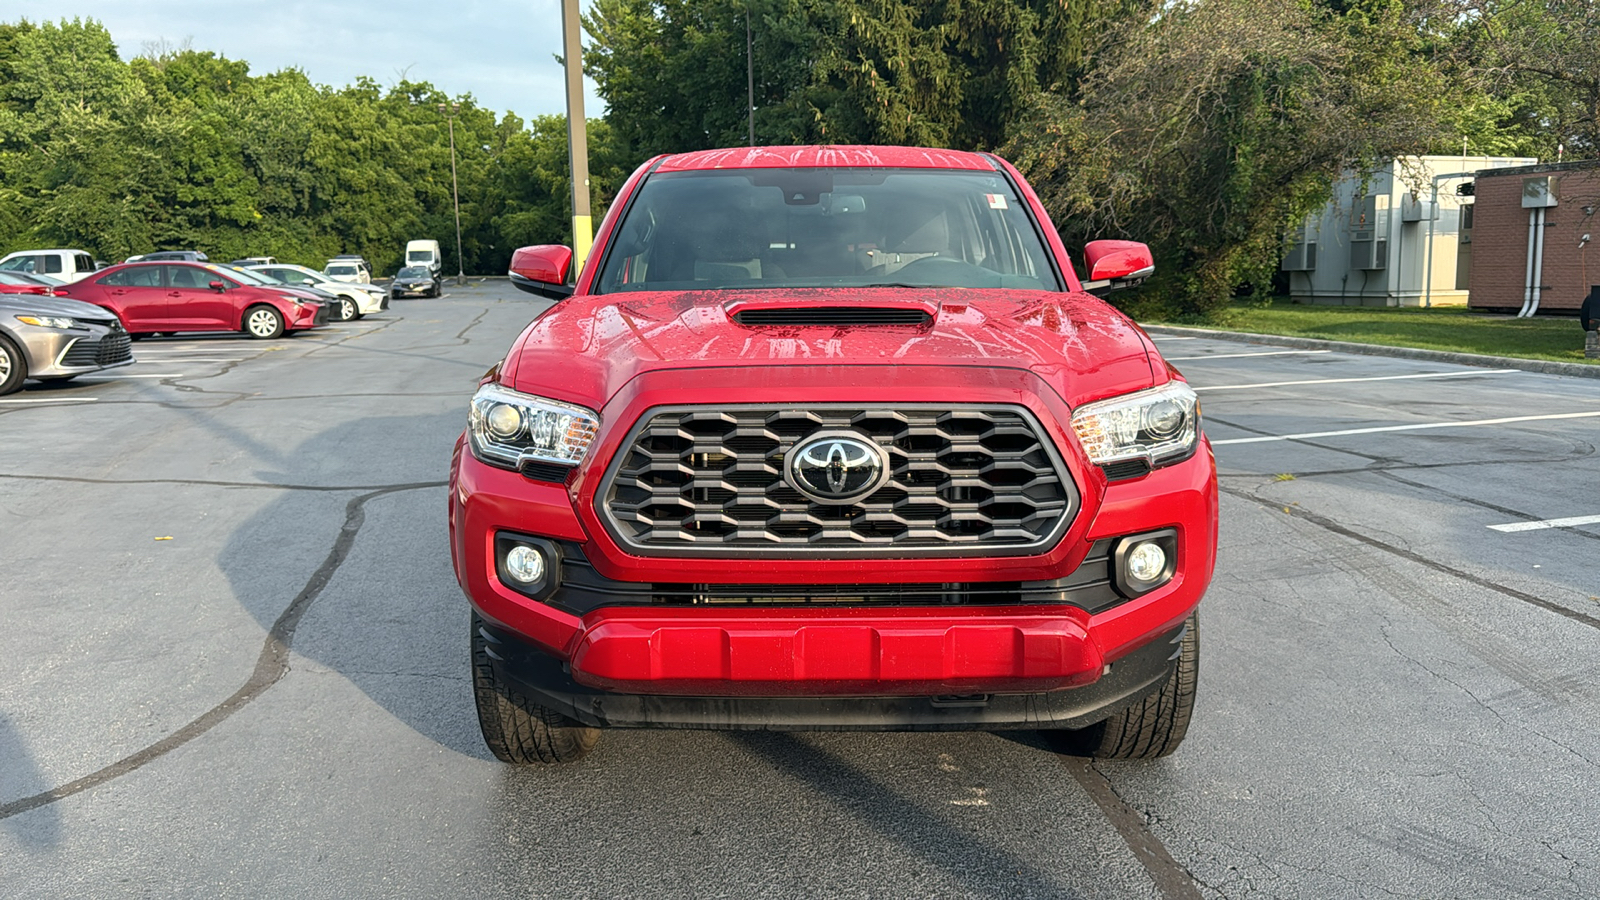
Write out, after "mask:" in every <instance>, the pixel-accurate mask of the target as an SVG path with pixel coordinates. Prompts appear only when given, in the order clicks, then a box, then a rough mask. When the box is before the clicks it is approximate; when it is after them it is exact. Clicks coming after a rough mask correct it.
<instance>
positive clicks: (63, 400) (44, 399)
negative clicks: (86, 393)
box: [0, 397, 100, 403]
mask: <svg viewBox="0 0 1600 900" xmlns="http://www.w3.org/2000/svg"><path fill="white" fill-rule="evenodd" d="M99 399H100V398H99V397H39V398H32V397H30V398H27V399H25V400H0V403H94V402H96V401H97V400H99Z"/></svg>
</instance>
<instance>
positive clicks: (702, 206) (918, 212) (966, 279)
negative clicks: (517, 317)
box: [596, 168, 1061, 293]
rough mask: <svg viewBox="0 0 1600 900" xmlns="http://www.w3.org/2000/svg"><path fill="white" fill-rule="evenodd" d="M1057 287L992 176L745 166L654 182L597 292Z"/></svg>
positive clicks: (1016, 208) (1019, 206) (1012, 201)
mask: <svg viewBox="0 0 1600 900" xmlns="http://www.w3.org/2000/svg"><path fill="white" fill-rule="evenodd" d="M870 286H895V287H972V288H1015V289H1025V290H1060V289H1061V282H1060V280H1059V279H1058V278H1057V276H1056V274H1055V271H1054V270H1053V269H1052V268H1051V266H1050V258H1049V255H1048V253H1047V251H1046V250H1045V246H1044V243H1043V241H1042V240H1041V239H1040V236H1039V232H1038V229H1037V228H1036V227H1035V226H1034V222H1033V220H1032V217H1030V216H1029V215H1028V212H1027V209H1026V206H1025V204H1023V203H1022V202H1021V201H1020V200H1019V199H1018V198H1017V196H1016V194H1015V192H1014V191H1013V190H1012V188H1011V185H1010V184H1009V183H1008V182H1007V181H1006V179H1005V178H1003V177H1002V176H1001V175H1000V174H999V173H989V172H966V171H960V172H957V171H930V170H926V169H822V168H817V169H745V170H738V171H727V170H722V171H708V172H671V173H666V174H661V175H656V176H652V177H651V178H650V179H649V180H648V181H646V182H645V184H644V186H643V187H642V188H641V189H640V192H639V196H638V199H637V200H636V201H635V202H634V203H633V204H632V206H631V207H630V208H629V210H628V212H627V218H626V219H625V220H624V221H623V222H622V223H621V226H620V227H619V228H618V230H617V238H616V239H615V241H613V242H612V246H611V249H610V250H609V251H608V252H607V254H606V259H605V262H604V268H602V270H601V272H600V276H599V278H598V280H597V281H596V291H597V292H598V293H612V292H617V291H659V290H667V291H673V290H706V289H715V288H741V289H748V288H789V287H870Z"/></svg>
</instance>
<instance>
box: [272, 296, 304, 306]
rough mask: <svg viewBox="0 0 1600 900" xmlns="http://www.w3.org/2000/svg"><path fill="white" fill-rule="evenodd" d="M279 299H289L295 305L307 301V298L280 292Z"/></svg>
mask: <svg viewBox="0 0 1600 900" xmlns="http://www.w3.org/2000/svg"><path fill="white" fill-rule="evenodd" d="M278 299H279V300H287V301H289V302H290V303H293V304H294V305H295V306H304V305H305V302H306V301H305V300H302V299H301V298H299V297H295V296H292V295H290V294H279V295H278Z"/></svg>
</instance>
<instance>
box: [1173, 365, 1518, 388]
mask: <svg viewBox="0 0 1600 900" xmlns="http://www.w3.org/2000/svg"><path fill="white" fill-rule="evenodd" d="M1521 371H1522V370H1521V369H1473V370H1470V371H1466V372H1426V373H1423V374H1421V375H1371V376H1367V377H1364V378H1310V379H1307V380H1305V381H1263V382H1260V383H1258V384H1213V385H1207V386H1205V387H1196V388H1194V389H1195V390H1196V391H1243V390H1248V389H1249V388H1269V387H1284V386H1286V385H1294V384H1348V383H1350V382H1352V381H1401V380H1404V379H1407V378H1460V377H1463V376H1467V375H1510V374H1512V373H1515V372H1521ZM1190 386H1191V387H1193V385H1190Z"/></svg>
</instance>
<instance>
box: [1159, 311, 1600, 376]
mask: <svg viewBox="0 0 1600 900" xmlns="http://www.w3.org/2000/svg"><path fill="white" fill-rule="evenodd" d="M1139 327H1140V328H1143V329H1144V330H1145V331H1147V332H1149V333H1151V334H1172V335H1189V336H1191V337H1208V338H1212V339H1214V340H1219V341H1237V342H1239V343H1244V344H1276V345H1280V346H1284V347H1294V348H1296V349H1300V350H1335V351H1338V352H1340V353H1356V354H1360V355H1362V356H1388V357H1393V358H1397V359H1423V360H1429V361H1431V362H1442V363H1450V364H1452V365H1457V366H1480V367H1483V368H1489V369H1521V370H1522V371H1524V372H1538V373H1540V374H1543V375H1569V376H1572V377H1574V378H1600V365H1586V364H1584V363H1564V362H1549V361H1547V360H1542V359H1521V358H1518V357H1514V356H1484V355H1481V354H1478V353H1450V352H1447V351H1444V350H1419V349H1417V348H1415V347H1386V346H1384V345H1382V344H1356V343H1352V342H1350V341H1324V340H1318V339H1316V338H1300V337H1285V336H1281V335H1276V334H1250V333H1248V332H1243V331H1217V330H1214V329H1211V328H1189V327H1186V326H1181V325H1146V324H1144V323H1142V322H1141V323H1140V324H1139Z"/></svg>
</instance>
